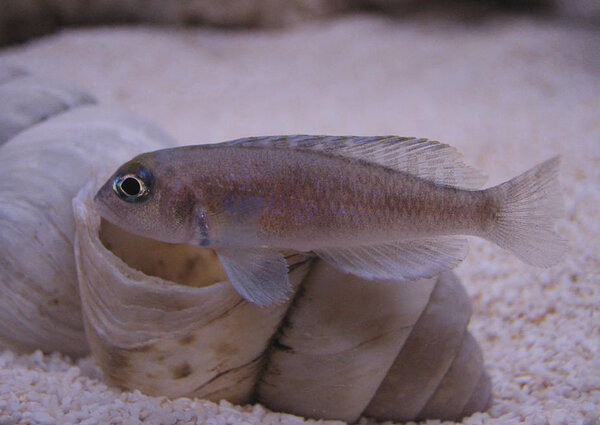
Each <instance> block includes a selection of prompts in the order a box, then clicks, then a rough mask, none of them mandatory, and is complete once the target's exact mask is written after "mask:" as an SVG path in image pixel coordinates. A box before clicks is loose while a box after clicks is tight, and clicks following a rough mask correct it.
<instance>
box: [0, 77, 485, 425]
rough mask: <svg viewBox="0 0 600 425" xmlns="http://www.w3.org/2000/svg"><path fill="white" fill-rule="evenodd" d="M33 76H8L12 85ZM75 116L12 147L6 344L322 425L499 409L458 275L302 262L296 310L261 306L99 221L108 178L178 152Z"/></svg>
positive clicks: (4, 157)
mask: <svg viewBox="0 0 600 425" xmlns="http://www.w3.org/2000/svg"><path fill="white" fill-rule="evenodd" d="M21 77H23V73H20V72H15V71H14V70H13V71H11V72H4V74H3V73H2V69H1V68H0V81H2V80H4V81H8V83H7V84H10V81H14V80H15V79H16V78H21ZM0 87H1V86H0ZM0 92H2V90H0ZM7 92H8V91H7ZM23 99H26V96H25V97H23ZM31 99H37V100H35V101H33V102H34V103H35V102H37V101H40V102H42V103H44V102H48V103H53V101H52V99H50V98H47V97H42V98H40V97H38V96H37V95H36V96H32V97H31ZM39 99H44V100H43V101H41V100H39ZM80 99H83V100H84V101H83V102H82V103H85V99H87V98H86V97H85V96H84V97H80ZM14 104H15V105H16V103H14ZM55 105H59V103H55ZM63 106H64V105H63ZM61 108H62V109H61ZM69 108H71V106H69V107H54V109H53V108H48V109H45V110H46V111H50V112H47V113H48V114H50V115H52V116H51V117H50V118H48V117H43V115H44V114H42V113H39V111H40V110H42V109H43V108H41V107H40V108H39V109H36V108H31V109H30V111H32V112H31V114H30V115H29V117H30V118H29V119H28V120H21V122H22V124H21V127H18V128H17V127H14V126H13V127H11V128H13V130H11V131H13V132H14V131H18V132H19V133H18V134H17V135H16V136H14V137H12V138H11V139H10V141H8V142H7V143H6V144H5V145H4V146H2V147H0V177H2V178H0V291H2V294H1V295H2V296H1V297H0V323H2V325H1V326H0V340H1V341H2V342H3V343H4V345H9V346H10V347H12V348H20V349H35V348H42V349H44V350H46V351H52V350H59V351H62V352H66V353H68V354H71V355H80V354H83V353H85V352H86V351H87V350H88V346H89V347H90V348H91V351H92V353H93V355H94V357H95V358H96V360H97V362H98V363H99V364H100V366H101V368H102V370H103V371H104V373H105V374H106V376H107V377H108V379H109V380H110V381H112V382H114V383H115V384H117V385H120V386H122V387H125V388H131V389H133V388H135V389H139V390H141V391H144V392H145V393H148V394H151V395H166V396H169V397H178V396H188V397H203V398H207V399H210V400H215V401H216V400H220V399H228V400H229V401H232V402H234V403H240V404H241V403H247V402H253V401H260V402H262V403H264V404H265V405H266V406H268V407H271V408H272V409H275V410H280V411H286V412H290V413H295V414H299V415H303V416H308V417H317V418H328V419H342V420H346V421H350V422H352V421H355V420H356V419H357V418H358V417H359V416H360V415H362V414H365V415H368V416H372V417H375V418H377V419H380V420H389V419H393V420H412V419H417V418H425V417H427V418H433V417H437V418H441V419H458V418H460V417H462V416H463V415H467V414H470V413H472V412H475V411H477V410H482V409H484V408H486V406H487V404H488V403H489V398H490V382H489V378H488V377H487V374H486V373H485V372H484V371H483V364H482V357H481V352H480V350H479V347H478V346H477V344H476V342H475V341H474V339H473V338H472V336H471V335H470V334H469V333H468V332H467V331H466V325H467V322H468V319H469V316H470V303H469V300H468V297H467V296H466V294H465V292H464V290H463V289H462V287H461V285H460V282H459V281H458V279H457V278H456V277H455V276H454V275H453V274H452V273H445V274H442V275H441V276H439V277H438V278H434V279H425V280H421V281H418V282H408V283H404V284H398V283H396V282H370V281H364V280H362V279H360V278H357V277H354V276H349V275H345V274H343V273H341V272H339V271H338V270H336V269H334V268H332V267H330V266H328V265H327V264H326V263H324V262H322V261H319V260H315V259H314V258H312V257H311V256H309V255H304V254H298V253H287V257H286V258H287V261H288V264H289V267H290V281H291V282H292V284H293V286H294V288H295V289H296V293H295V296H294V297H293V298H292V299H290V301H289V302H288V303H286V304H283V305H280V306H274V307H270V308H259V307H256V306H255V305H252V304H249V303H247V302H246V301H244V300H243V299H242V298H241V297H240V296H239V295H238V294H237V293H236V292H235V290H234V289H233V288H232V286H231V285H230V284H229V283H228V282H227V281H226V275H225V274H224V272H223V269H222V268H221V266H220V264H219V262H218V259H217V257H216V255H215V254H214V252H213V251H211V250H209V249H205V248H201V247H194V246H189V245H174V244H165V243H162V242H158V241H154V240H151V239H147V238H143V237H139V236H134V235H131V234H128V233H127V232H125V231H123V230H122V229H120V228H118V227H116V226H114V225H111V224H110V223H107V222H104V221H102V220H101V219H100V217H98V215H97V214H96V212H95V210H94V208H93V205H92V197H93V195H94V193H95V191H96V188H97V187H98V183H99V182H100V181H101V180H102V178H104V177H105V176H107V175H108V174H109V173H110V172H112V171H113V170H114V168H116V166H117V165H119V164H120V163H121V162H123V161H125V160H127V159H129V158H130V157H132V156H133V155H134V154H136V153H138V152H141V151H148V150H153V149H158V148H160V147H164V146H168V145H170V144H172V142H171V140H170V139H169V138H168V137H166V136H164V135H163V134H162V133H161V132H160V131H158V130H156V129H155V128H154V127H152V126H150V125H148V124H147V123H144V122H142V121H140V120H137V119H135V118H133V117H131V116H129V115H127V114H123V113H120V112H115V111H110V110H106V109H103V108H99V107H95V106H82V104H78V103H77V102H74V103H73V106H72V108H73V109H71V110H69ZM0 111H1V110H0ZM36 111H37V112H36ZM52 111H54V112H52ZM4 116H6V113H5V114H4ZM1 117H2V114H0V123H1V122H2V121H1V119H2V118H1ZM44 118H46V121H45V122H41V123H40V122H39V121H40V120H42V119H44ZM4 122H10V123H14V122H15V121H14V120H13V121H10V120H5V121H4ZM34 123H37V124H35V125H33V126H32V127H30V128H28V129H24V127H26V126H29V125H32V124H34ZM11 125H12V124H11ZM0 127H1V125H0ZM8 127H9V126H8V125H7V126H6V127H5V128H8ZM15 128H16V130H14V129H15ZM6 134H8V133H6ZM96 175H100V176H102V177H101V178H100V179H99V180H98V179H95V178H93V177H94V176H96ZM82 186H84V187H83V189H82V190H81V191H80V192H79V194H78V195H77V196H76V198H75V199H73V201H72V207H71V200H72V198H73V197H75V195H76V193H77V192H78V191H79V189H80V188H81V187H82ZM24 188H25V189H26V190H22V189H24ZM73 250H74V251H73ZM74 256H75V258H74ZM76 272H77V273H76ZM84 327H85V334H84V332H83V328H84Z"/></svg>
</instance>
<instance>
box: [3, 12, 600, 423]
mask: <svg viewBox="0 0 600 425" xmlns="http://www.w3.org/2000/svg"><path fill="white" fill-rule="evenodd" d="M598 52H600V31H599V30H598V29H595V30H594V29H592V28H587V29H586V28H581V27H575V26H569V25H566V24H563V23H556V22H544V21H535V20H530V19H525V18H519V19H502V20H492V21H488V22H484V23H479V24H453V23H449V22H448V21H430V20H428V21H423V22H419V21H417V22H415V21H390V20H387V19H383V18H374V17H367V16H353V17H348V18H344V19H340V20H336V21H330V22H322V23H318V24H310V25H305V26H301V27H297V28H294V29H291V30H286V31H270V32H244V31H236V32H219V31H216V30H207V29H199V30H175V29H151V28H100V29H91V30H71V31H66V32H64V33H61V34H58V35H55V36H51V37H47V38H45V39H41V40H37V41H33V42H31V43H30V44H27V45H24V46H19V47H15V48H11V49H5V50H3V51H0V60H5V61H8V62H10V63H13V64H15V65H18V66H24V67H27V68H29V69H32V70H34V71H36V72H37V73H44V74H46V75H49V76H52V77H55V78H58V79H63V80H67V81H69V82H71V83H73V84H75V85H79V86H81V87H82V88H84V89H86V90H88V91H89V92H90V93H92V94H94V95H96V96H97V97H98V99H99V100H100V101H101V102H102V103H104V104H107V105H115V106H118V107H122V108H126V109H129V110H131V111H133V112H135V113H136V114H138V115H140V116H142V117H144V118H147V119H149V120H151V121H153V122H155V123H156V124H158V125H159V126H162V127H163V128H164V129H166V130H167V131H168V132H170V133H171V134H172V135H173V136H175V137H176V138H178V139H179V140H180V141H181V143H183V144H191V143H208V142H217V141H223V140H227V139H230V138H235V137H240V136H247V135H263V134H285V133H290V134H293V133H309V134H310V133H315V134H344V135H348V134H358V135H386V134H399V135H405V136H420V137H427V138H432V139H436V140H440V141H443V142H445V143H449V144H452V145H454V146H456V147H457V148H458V149H459V150H460V151H461V152H463V153H464V156H465V161H466V162H467V163H469V164H471V165H474V166H476V167H478V168H480V169H482V170H483V171H485V172H486V173H487V175H488V176H489V179H488V184H490V185H492V184H496V183H499V182H501V181H504V180H506V179H508V178H509V177H512V176H514V175H516V174H518V173H520V172H522V171H524V170H525V169H527V168H529V167H531V166H533V165H534V164H536V163H538V162H541V161H543V160H545V159H547V158H549V157H551V156H553V155H557V154H560V155H562V158H563V162H562V168H561V182H562V185H563V190H564V199H565V204H566V211H567V213H566V218H565V219H564V220H562V221H561V222H560V223H559V230H560V232H561V233H562V234H563V235H564V236H565V237H567V238H568V239H569V241H570V247H569V250H568V253H567V254H566V255H565V257H564V259H563V261H561V262H560V263H558V264H557V265H556V266H554V267H552V268H549V269H536V268H533V267H530V266H527V265H525V264H522V263H520V262H519V261H518V260H516V259H515V257H513V256H511V255H510V254H508V253H506V252H504V251H502V250H501V249H500V248H497V247H495V246H492V245H491V244H489V243H487V242H484V241H481V240H476V239H473V240H472V241H471V252H470V254H469V257H468V259H467V260H466V261H465V262H464V263H463V264H462V265H461V266H460V267H459V268H458V269H457V272H458V274H459V275H460V277H461V278H462V279H463V282H464V284H465V286H466V287H467V290H468V292H469V295H470V296H471V297H472V300H473V306H474V314H473V317H472V320H471V324H470V330H471V331H472V332H473V334H474V336H475V337H476V339H477V340H478V342H479V343H480V344H481V347H482V349H483V351H484V355H485V359H486V367H487V369H488V371H489V373H490V374H491V377H492V381H493V387H494V402H493V406H492V407H491V409H490V410H489V411H488V412H487V413H478V414H475V415H474V416H472V417H470V418H466V419H465V420H464V423H466V424H489V425H491V424H519V423H522V424H530V425H545V424H549V425H566V424H578V425H594V424H597V423H599V422H600V419H599V418H600V354H599V352H600V313H599V309H600V55H599V54H598ZM139 417H145V418H147V423H163V424H170V423H176V420H177V419H179V420H181V421H182V422H181V423H185V421H187V420H193V419H194V418H198V419H199V420H207V421H209V422H207V423H234V422H248V423H258V422H265V423H296V424H298V423H301V420H300V419H296V418H293V417H291V416H285V415H284V416H280V415H276V414H271V413H269V412H267V411H266V410H264V409H262V408H261V407H257V406H255V407H252V406H251V407H243V408H242V407H235V406H231V405H228V404H227V403H221V404H220V405H215V404H212V403H209V402H204V401H201V400H188V399H179V400H173V401H168V400H165V399H161V398H152V397H146V396H144V395H143V394H141V393H139V392H135V391H134V392H121V391H119V390H116V389H114V388H112V387H110V386H108V385H107V384H106V382H105V381H103V379H102V377H101V375H100V372H99V371H98V369H97V368H96V367H95V365H94V362H93V360H92V359H90V358H86V359H83V360H80V361H78V362H73V361H71V360H70V359H68V358H65V357H63V356H60V355H58V354H53V355H45V356H44V355H42V354H41V353H40V352H37V353H35V354H31V355H21V356H19V355H16V354H14V353H11V352H4V353H2V354H0V423H2V424H12V423H30V422H31V423H44V424H46V423H48V424H51V423H81V424H84V423H85V424H88V423H109V422H110V421H112V423H123V424H130V423H136V422H137V418H139ZM53 418H55V419H53ZM61 418H62V419H61ZM55 420H56V421H58V422H54V421H55ZM27 421H30V422H27ZM363 421H367V420H366V419H363ZM428 423H432V424H433V423H437V422H435V421H430V422H428Z"/></svg>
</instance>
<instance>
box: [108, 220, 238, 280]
mask: <svg viewBox="0 0 600 425" xmlns="http://www.w3.org/2000/svg"><path fill="white" fill-rule="evenodd" d="M100 241H101V242H102V244H103V245H104V247H105V248H106V249H108V250H109V251H111V252H112V253H113V254H115V255H116V256H117V257H119V258H120V259H121V260H123V261H124V262H125V263H126V264H127V265H128V266H129V267H131V268H134V269H136V270H139V271H141V272H142V273H144V274H146V275H149V276H156V277H159V278H161V279H165V280H169V281H172V282H175V283H178V284H181V285H187V286H194V287H201V286H210V285H212V284H214V283H217V282H222V281H225V280H227V275H226V274H225V271H224V270H223V267H221V263H220V262H219V259H218V257H217V254H216V253H215V251H214V250H212V249H210V248H202V247H199V246H195V245H188V244H172V243H167V242H161V241H158V240H155V239H150V238H146V237H143V236H138V235H134V234H133V233H129V232H127V231H126V230H124V229H122V228H120V227H118V226H117V225H115V224H112V223H110V222H108V221H106V220H104V219H102V220H101V222H100Z"/></svg>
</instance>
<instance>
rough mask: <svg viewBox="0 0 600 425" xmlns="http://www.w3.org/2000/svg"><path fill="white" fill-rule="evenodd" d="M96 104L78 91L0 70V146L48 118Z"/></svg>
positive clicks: (85, 94) (6, 68) (66, 86)
mask: <svg viewBox="0 0 600 425" xmlns="http://www.w3.org/2000/svg"><path fill="white" fill-rule="evenodd" d="M93 103H95V100H94V98H93V97H91V96H90V95H88V94H87V93H85V92H83V91H81V90H79V89H77V88H74V87H71V86H69V85H65V84H63V83H61V82H57V81H52V80H49V79H47V78H40V77H38V76H32V75H28V74H27V73H26V72H25V71H23V70H19V69H17V68H8V67H5V68H3V67H0V146H1V145H2V144H3V143H5V142H6V141H8V140H9V139H10V138H11V137H13V136H15V135H16V134H17V133H19V132H20V131H22V130H24V129H26V128H28V127H31V126H32V125H34V124H36V123H38V122H40V121H42V120H44V119H47V118H48V117H51V116H54V115H57V114H59V113H61V112H64V111H67V110H69V109H73V108H76V107H78V106H81V105H86V104H93Z"/></svg>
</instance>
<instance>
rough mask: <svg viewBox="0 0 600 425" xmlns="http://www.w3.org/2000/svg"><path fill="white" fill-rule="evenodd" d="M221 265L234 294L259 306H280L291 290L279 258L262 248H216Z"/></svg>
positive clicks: (274, 252) (282, 259)
mask: <svg viewBox="0 0 600 425" xmlns="http://www.w3.org/2000/svg"><path fill="white" fill-rule="evenodd" d="M216 252H217V255H218V257H219V260H220V261H221V265H222V266H223V269H224V270H225V273H227V276H228V277H229V281H230V282H231V284H232V285H233V287H234V288H235V290H236V291H237V292H238V293H239V294H240V295H241V296H242V297H244V298H245V299H246V300H247V301H250V302H252V303H254V304H257V305H259V306H266V305H270V304H281V303H283V302H284V301H286V300H287V299H288V298H289V294H290V293H291V292H292V287H291V285H290V281H289V279H288V268H287V263H286V261H285V258H284V257H283V255H282V254H281V253H280V252H278V251H275V250H271V249H266V248H219V249H217V250H216Z"/></svg>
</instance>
